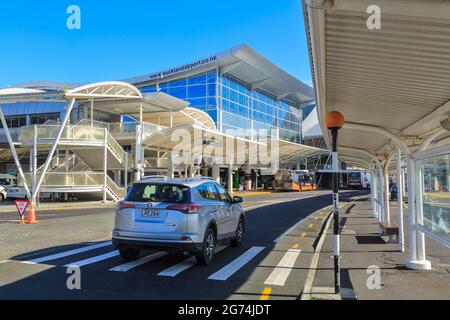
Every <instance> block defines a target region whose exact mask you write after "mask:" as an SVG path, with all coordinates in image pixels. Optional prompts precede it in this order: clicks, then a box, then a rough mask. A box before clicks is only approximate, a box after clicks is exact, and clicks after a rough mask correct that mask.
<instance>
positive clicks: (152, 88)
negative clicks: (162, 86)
mask: <svg viewBox="0 0 450 320" xmlns="http://www.w3.org/2000/svg"><path fill="white" fill-rule="evenodd" d="M140 90H141V92H142V93H146V92H156V85H151V86H147V87H142V88H140Z"/></svg>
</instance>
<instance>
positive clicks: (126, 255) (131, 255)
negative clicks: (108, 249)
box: [119, 248, 141, 261]
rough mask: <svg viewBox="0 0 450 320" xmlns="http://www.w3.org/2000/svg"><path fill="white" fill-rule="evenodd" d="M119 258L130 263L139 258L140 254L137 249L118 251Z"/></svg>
mask: <svg viewBox="0 0 450 320" xmlns="http://www.w3.org/2000/svg"><path fill="white" fill-rule="evenodd" d="M119 253H120V256H121V257H122V259H123V260H125V261H132V260H136V259H137V258H138V257H139V254H140V253H141V252H140V250H138V249H129V248H128V249H121V250H119Z"/></svg>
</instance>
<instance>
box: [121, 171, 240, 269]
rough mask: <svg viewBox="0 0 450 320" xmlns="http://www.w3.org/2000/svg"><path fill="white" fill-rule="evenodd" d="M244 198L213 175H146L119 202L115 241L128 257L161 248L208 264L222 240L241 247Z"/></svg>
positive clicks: (123, 254) (135, 257) (130, 258)
mask: <svg viewBox="0 0 450 320" xmlns="http://www.w3.org/2000/svg"><path fill="white" fill-rule="evenodd" d="M241 202H242V198H241V197H231V196H230V195H229V194H228V192H227V191H226V190H225V189H224V188H223V187H222V186H221V185H220V184H218V183H217V182H215V181H214V180H212V179H207V178H192V179H171V178H166V177H164V178H161V177H159V178H155V177H151V178H143V179H142V180H141V181H139V182H137V183H135V184H133V185H132V187H131V188H130V190H129V192H128V194H127V195H126V197H125V199H124V200H123V201H120V202H119V203H118V205H117V211H116V218H115V228H114V230H113V237H112V241H113V244H114V246H115V247H116V249H117V250H119V252H120V255H121V257H122V258H123V259H124V260H134V259H137V258H138V256H139V254H140V251H141V250H146V249H157V250H166V251H184V252H188V253H191V254H194V255H195V257H196V260H197V262H198V263H199V264H203V265H207V264H210V263H211V261H212V260H213V257H214V253H215V248H216V245H217V244H218V243H219V242H220V243H231V245H232V246H235V247H239V246H241V245H242V241H243V239H244V233H245V214H244V210H243V209H242V207H241V206H240V203H241Z"/></svg>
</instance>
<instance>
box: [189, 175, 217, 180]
mask: <svg viewBox="0 0 450 320" xmlns="http://www.w3.org/2000/svg"><path fill="white" fill-rule="evenodd" d="M189 180H212V181H215V180H214V179H213V178H211V177H205V176H195V177H191V178H187V179H186V181H189Z"/></svg>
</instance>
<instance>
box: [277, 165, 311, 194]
mask: <svg viewBox="0 0 450 320" xmlns="http://www.w3.org/2000/svg"><path fill="white" fill-rule="evenodd" d="M275 189H276V190H281V191H313V190H317V186H316V179H315V174H314V173H313V172H310V171H308V170H287V169H280V170H278V172H277V173H276V174H275Z"/></svg>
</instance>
